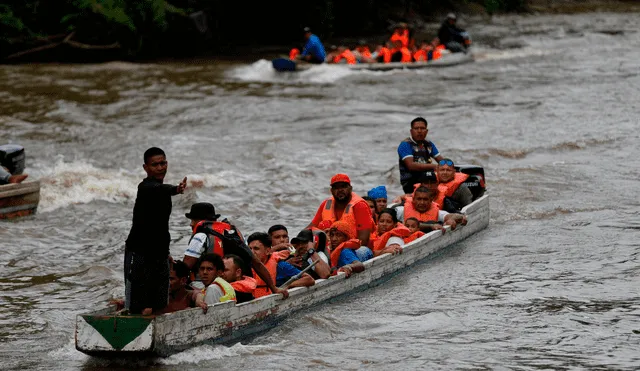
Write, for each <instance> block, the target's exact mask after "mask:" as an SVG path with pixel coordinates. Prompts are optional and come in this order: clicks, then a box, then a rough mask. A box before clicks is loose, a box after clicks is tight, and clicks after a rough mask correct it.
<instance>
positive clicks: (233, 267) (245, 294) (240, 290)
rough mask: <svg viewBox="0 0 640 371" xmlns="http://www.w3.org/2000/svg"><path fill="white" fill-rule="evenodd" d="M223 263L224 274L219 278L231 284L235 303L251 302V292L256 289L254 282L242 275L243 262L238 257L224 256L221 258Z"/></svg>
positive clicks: (251, 278)
mask: <svg viewBox="0 0 640 371" xmlns="http://www.w3.org/2000/svg"><path fill="white" fill-rule="evenodd" d="M222 261H223V262H224V272H222V274H221V276H222V278H224V280H225V281H227V282H229V283H230V284H231V287H233V290H234V291H235V292H236V301H237V302H238V303H244V302H247V301H251V300H253V292H254V291H255V289H256V287H257V283H256V280H255V279H254V278H253V277H248V276H245V275H244V274H242V272H243V270H244V268H245V262H244V261H243V260H242V259H240V257H239V256H238V255H233V254H231V255H225V256H224V258H222Z"/></svg>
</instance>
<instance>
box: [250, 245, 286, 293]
mask: <svg viewBox="0 0 640 371" xmlns="http://www.w3.org/2000/svg"><path fill="white" fill-rule="evenodd" d="M251 266H252V267H253V270H255V271H256V273H257V274H258V277H260V278H262V280H263V281H264V282H265V283H266V284H267V287H268V288H269V289H271V292H272V293H274V294H282V298H283V299H286V298H288V297H289V291H287V290H286V289H279V288H277V287H276V285H275V283H274V282H273V280H272V279H271V275H270V274H269V270H267V267H265V266H264V264H262V262H261V261H260V259H258V258H257V257H256V256H255V255H254V256H253V260H251Z"/></svg>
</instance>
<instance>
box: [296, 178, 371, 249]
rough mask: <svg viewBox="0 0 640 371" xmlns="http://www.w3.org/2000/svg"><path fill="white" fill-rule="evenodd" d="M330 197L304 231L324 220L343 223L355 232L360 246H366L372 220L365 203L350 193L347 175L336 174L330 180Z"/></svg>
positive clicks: (316, 226) (349, 181) (349, 182)
mask: <svg viewBox="0 0 640 371" xmlns="http://www.w3.org/2000/svg"><path fill="white" fill-rule="evenodd" d="M330 185H331V195H332V196H331V197H329V198H327V199H326V200H324V201H323V202H322V203H321V204H320V207H319V208H318V211H317V212H316V215H315V216H314V217H313V220H312V221H311V223H310V224H309V225H308V226H307V227H306V228H305V229H311V228H313V227H315V228H318V226H319V225H320V223H321V222H322V221H324V220H328V221H330V222H335V221H338V220H341V221H344V222H346V223H348V224H349V225H350V226H352V227H353V229H354V230H355V231H357V238H358V239H359V240H360V245H361V246H367V244H368V243H369V236H370V234H371V230H372V228H373V218H372V215H371V210H370V209H369V205H367V202H366V201H365V200H363V199H362V197H360V196H358V195H357V194H355V193H353V192H352V188H351V180H350V179H349V176H348V175H347V174H336V175H334V176H333V177H332V178H331V182H330Z"/></svg>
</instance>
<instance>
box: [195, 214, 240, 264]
mask: <svg viewBox="0 0 640 371" xmlns="http://www.w3.org/2000/svg"><path fill="white" fill-rule="evenodd" d="M232 229H233V228H232V227H231V225H230V224H227V223H224V222H212V221H207V220H202V221H200V222H198V224H196V225H195V226H194V227H193V236H195V235H196V233H204V234H206V235H207V241H206V242H205V245H206V250H205V252H204V253H205V254H211V253H213V254H216V255H218V256H220V257H223V256H224V249H223V248H222V241H221V240H220V238H218V237H216V236H215V235H214V234H213V233H212V231H215V232H217V233H219V234H221V235H224V232H225V231H230V230H232ZM193 236H191V238H193Z"/></svg>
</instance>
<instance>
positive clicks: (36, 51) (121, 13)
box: [0, 0, 525, 63]
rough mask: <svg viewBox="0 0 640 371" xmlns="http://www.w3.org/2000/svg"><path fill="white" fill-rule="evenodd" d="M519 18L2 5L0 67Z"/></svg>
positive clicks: (249, 7)
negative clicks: (426, 19)
mask: <svg viewBox="0 0 640 371" xmlns="http://www.w3.org/2000/svg"><path fill="white" fill-rule="evenodd" d="M470 5H472V6H476V7H478V8H484V9H485V11H487V12H489V13H491V12H496V11H521V10H523V9H524V6H525V1H524V0H422V1H410V0H397V1H378V0H348V1H347V0H341V1H338V0H307V1H299V0H296V1H293V0H281V1H273V2H271V1H259V2H258V1H256V2H253V1H216V0H57V1H52V0H6V1H5V2H4V3H3V4H0V60H2V61H3V62H5V63H6V62H23V61H30V60H39V61H40V60H43V61H48V60H57V61H89V60H104V59H145V58H160V57H189V56H195V55H206V54H217V53H223V54H232V53H233V51H234V50H235V49H236V48H237V47H238V46H244V47H250V46H260V45H265V44H266V45H274V44H287V43H300V41H301V37H302V33H301V29H302V27H304V26H310V27H312V28H313V29H314V32H315V33H317V34H319V35H321V36H323V37H325V38H327V37H348V36H362V35H367V34H372V33H374V34H379V33H380V32H381V31H384V30H386V29H387V28H388V27H389V25H390V24H391V23H393V22H394V21H400V20H407V19H410V18H411V17H416V16H429V15H432V14H440V13H443V12H447V11H451V10H458V9H460V7H464V6H470Z"/></svg>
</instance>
